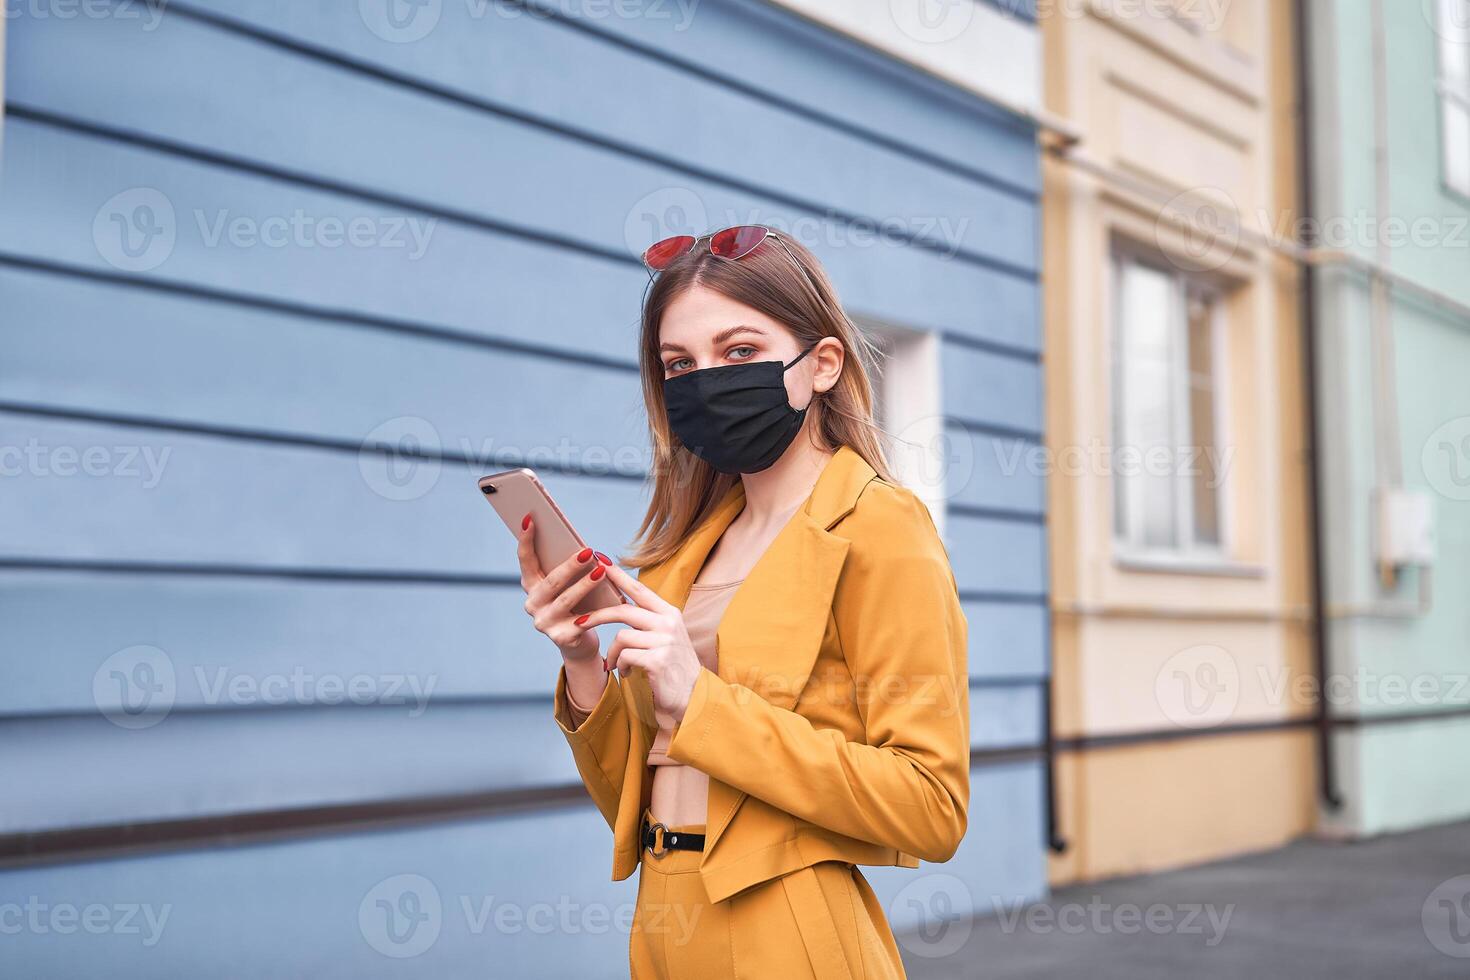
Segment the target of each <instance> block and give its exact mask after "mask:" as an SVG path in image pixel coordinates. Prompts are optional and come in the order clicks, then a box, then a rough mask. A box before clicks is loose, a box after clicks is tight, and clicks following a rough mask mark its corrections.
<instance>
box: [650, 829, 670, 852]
mask: <svg viewBox="0 0 1470 980" xmlns="http://www.w3.org/2000/svg"><path fill="white" fill-rule="evenodd" d="M648 829H649V830H651V831H653V847H650V848H649V849H648V853H650V854H652V855H653V856H654V857H656V858H661V857H663V856H664V855H665V854H667V853H669V849H668V848H667V847H664V834H665V833H667V832H668V829H669V828H667V827H665V826H664V825H663V824H662V823H656V824H652V825H650V826H649V828H648Z"/></svg>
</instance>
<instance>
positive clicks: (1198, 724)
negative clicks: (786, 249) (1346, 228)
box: [1038, 0, 1317, 884]
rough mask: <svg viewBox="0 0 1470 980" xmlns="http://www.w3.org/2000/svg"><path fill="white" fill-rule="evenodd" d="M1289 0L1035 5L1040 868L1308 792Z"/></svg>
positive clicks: (1265, 824)
mask: <svg viewBox="0 0 1470 980" xmlns="http://www.w3.org/2000/svg"><path fill="white" fill-rule="evenodd" d="M1291 7H1292V5H1291V4H1282V3H1274V2H1271V0H1234V2H1231V3H1228V4H1222V3H1209V2H1205V0H1175V3H1174V6H1173V8H1172V9H1169V8H1167V7H1166V5H1165V4H1163V3H1118V2H1108V0H1085V2H1084V0H1078V2H1075V3H1066V4H1061V3H1057V4H1047V3H1043V4H1042V5H1041V7H1040V8H1039V10H1038V20H1039V22H1040V25H1041V31H1042V37H1043V50H1044V57H1043V58H1042V63H1043V65H1044V90H1045V107H1046V111H1047V112H1048V113H1049V114H1050V115H1051V116H1052V117H1053V118H1054V119H1055V120H1058V121H1059V125H1058V127H1057V129H1058V133H1054V134H1053V143H1052V148H1051V151H1050V152H1049V153H1048V154H1047V155H1046V157H1045V161H1044V165H1043V166H1044V193H1043V226H1044V270H1045V271H1044V275H1043V281H1044V284H1045V290H1044V301H1045V304H1046V312H1045V323H1046V326H1045V329H1046V350H1047V356H1046V391H1047V396H1046V412H1047V422H1046V440H1047V449H1048V454H1047V459H1048V465H1049V470H1048V474H1047V478H1048V488H1049V489H1048V492H1049V495H1050V501H1049V504H1050V506H1049V512H1050V514H1051V515H1052V518H1051V521H1052V523H1051V535H1050V552H1051V561H1052V582H1053V586H1052V623H1053V652H1054V658H1055V663H1054V680H1053V701H1054V709H1053V735H1054V739H1055V748H1056V753H1057V755H1056V760H1057V761H1056V770H1055V792H1056V816H1055V820H1056V823H1057V828H1056V830H1057V834H1058V836H1059V837H1060V838H1061V839H1062V840H1063V841H1065V848H1064V849H1062V850H1060V852H1059V853H1057V854H1055V855H1054V856H1053V857H1052V864H1051V878H1052V881H1053V883H1054V884H1062V883H1065V882H1068V881H1074V880H1086V879H1092V878H1098V877H1105V876H1110V875H1118V874H1128V873H1134V872H1141V871H1147V870H1151V869H1157V868H1163V867H1169V866H1173V865H1179V864H1185V863H1190V862H1199V861H1206V860H1211V859H1215V858H1220V857H1224V856H1227V855H1231V854H1236V853H1241V852H1246V851H1252V850H1260V849H1265V848H1269V847H1272V846H1276V845H1279V844H1281V843H1283V842H1284V841H1287V840H1289V839H1291V838H1293V837H1296V836H1299V835H1301V834H1303V833H1306V832H1308V831H1309V830H1310V829H1311V828H1312V826H1313V824H1314V821H1315V819H1316V786H1317V775H1316V745H1317V742H1316V738H1315V732H1314V728H1313V723H1312V719H1313V715H1314V712H1315V697H1314V691H1313V689H1312V683H1313V677H1314V674H1313V659H1312V658H1313V650H1314V649H1315V647H1314V644H1313V630H1312V626H1313V618H1312V612H1311V581H1310V579H1311V576H1310V570H1311V567H1312V563H1311V560H1310V547H1311V540H1312V539H1311V535H1310V526H1311V510H1310V505H1309V483H1308V480H1309V476H1310V470H1309V463H1308V458H1309V453H1308V448H1309V447H1308V443H1307V438H1306V432H1307V431H1308V427H1307V414H1306V404H1307V402H1306V399H1305V397H1304V393H1303V390H1302V382H1301V378H1302V369H1303V364H1302V356H1303V343H1302V329H1301V316H1300V309H1299V304H1300V302H1301V295H1300V281H1299V280H1300V271H1299V267H1298V265H1297V263H1295V262H1294V261H1293V260H1292V259H1291V258H1290V256H1289V254H1287V253H1288V252H1289V248H1286V249H1283V248H1273V247H1272V246H1271V242H1270V238H1271V237H1272V236H1277V237H1279V239H1280V240H1281V241H1283V242H1284V241H1287V240H1289V239H1290V238H1291V237H1292V234H1291V232H1292V229H1293V227H1294V225H1293V222H1294V221H1295V220H1296V207H1295V201H1296V199H1297V197H1298V169H1297V160H1296V156H1295V146H1296V143H1297V135H1296V126H1297V117H1296V104H1295V95H1294V92H1295V88H1296V86H1295V84H1294V64H1295V54H1294V49H1293V43H1294V42H1293V37H1294V32H1293V29H1292V11H1291Z"/></svg>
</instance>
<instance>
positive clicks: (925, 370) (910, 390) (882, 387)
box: [860, 318, 949, 538]
mask: <svg viewBox="0 0 1470 980" xmlns="http://www.w3.org/2000/svg"><path fill="white" fill-rule="evenodd" d="M860 325H861V327H862V330H863V333H864V334H865V335H866V336H867V337H868V339H869V340H871V341H872V342H873V344H874V345H875V346H877V347H878V349H879V350H880V351H882V353H883V358H882V361H881V363H880V364H879V365H878V371H877V374H876V376H875V377H874V378H873V386H874V388H875V389H876V390H875V391H874V392H873V394H874V397H875V398H876V399H877V400H878V402H879V403H880V404H881V405H882V406H883V408H884V411H885V416H884V418H882V419H880V420H879V421H880V424H882V425H883V430H884V435H885V438H884V440H883V441H884V448H885V449H886V450H887V452H888V462H889V464H890V465H891V466H892V467H893V470H894V474H893V475H894V476H895V477H897V478H898V481H899V482H900V483H902V484H903V485H904V486H905V487H907V488H908V489H910V490H912V491H913V492H914V493H915V494H916V495H917V496H918V497H919V499H920V500H922V501H924V504H925V505H926V506H927V507H928V508H929V514H930V516H931V517H933V519H934V526H935V528H937V529H938V530H939V534H940V537H941V538H943V536H944V517H945V507H946V504H947V503H948V500H949V492H948V480H947V477H948V474H947V472H946V469H945V467H946V466H947V464H948V459H947V451H946V446H947V445H948V444H947V442H946V434H945V431H944V406H943V399H944V396H943V390H942V378H941V373H940V370H939V338H938V337H937V336H936V335H935V334H934V333H933V332H932V331H927V330H910V329H908V328H905V327H897V326H894V325H892V324H887V323H879V322H875V321H873V320H871V319H867V318H864V319H863V320H862V321H861V322H860ZM875 407H876V406H875ZM899 440H902V443H901V444H900V442H899Z"/></svg>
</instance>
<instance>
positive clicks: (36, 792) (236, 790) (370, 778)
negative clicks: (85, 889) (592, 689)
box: [0, 696, 577, 833]
mask: <svg viewBox="0 0 1470 980" xmlns="http://www.w3.org/2000/svg"><path fill="white" fill-rule="evenodd" d="M415 710H416V707H415V705H414V704H413V703H411V702H410V703H409V704H404V705H394V704H385V705H382V706H375V707H360V706H351V707H337V708H312V709H302V710H289V711H269V710H259V711H231V712H224V713H216V714H200V713H188V712H175V713H173V714H170V715H168V716H166V717H164V718H163V719H162V720H161V721H159V722H158V724H156V725H154V726H153V727H151V728H142V729H136V730H130V729H126V728H122V727H119V726H116V725H114V724H113V723H112V722H111V721H109V720H107V719H106V718H103V717H101V716H94V717H77V718H53V719H12V720H7V721H0V736H3V737H4V739H5V741H6V744H10V745H26V746H28V750H27V751H25V752H13V753H6V754H5V755H4V756H3V757H0V779H3V780H4V782H5V784H6V785H9V786H24V787H26V792H25V793H23V794H21V795H20V798H17V799H12V800H9V801H7V805H6V807H5V810H4V813H3V815H0V821H3V824H0V832H3V833H15V832H20V831H33V830H39V829H55V828H62V827H80V826H88V825H92V824H110V823H127V822H129V821H135V820H137V821H141V820H169V819H179V818H184V817H191V816H207V815H218V814H227V813H237V812H241V811H248V810H257V809H278V808H281V809H284V808H291V807H302V806H312V805H317V804H341V803H350V802H366V801H372V800H378V799H383V798H391V799H402V798H407V797H413V796H433V795H439V794H445V793H458V792H474V791H485V790H494V789H501V788H508V787H531V786H554V785H563V784H566V783H569V782H576V780H577V771H576V768H575V767H574V766H573V764H572V756H571V752H570V751H568V749H567V746H566V742H565V740H564V739H563V737H562V735H561V733H560V731H558V730H557V727H556V724H555V722H554V721H553V720H552V717H551V698H550V696H548V697H547V698H546V699H545V702H544V703H542V704H524V705H495V706H493V707H486V706H480V705H443V704H438V705H430V706H429V707H428V709H427V710H425V711H423V712H422V713H421V714H417V715H415V714H414V711H415ZM510 745H514V746H515V751H505V749H506V747H507V746H510Z"/></svg>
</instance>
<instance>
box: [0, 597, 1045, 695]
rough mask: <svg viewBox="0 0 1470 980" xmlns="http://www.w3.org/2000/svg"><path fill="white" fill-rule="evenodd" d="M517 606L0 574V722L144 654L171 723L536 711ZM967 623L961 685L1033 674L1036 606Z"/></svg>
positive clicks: (1040, 639) (545, 668) (547, 656)
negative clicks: (413, 684) (184, 717)
mask: <svg viewBox="0 0 1470 980" xmlns="http://www.w3.org/2000/svg"><path fill="white" fill-rule="evenodd" d="M524 599H525V597H524V595H523V594H522V592H521V590H520V589H519V588H518V587H517V586H514V585H471V586H448V585H432V584H413V583H410V584H401V583H395V584H384V583H374V582H352V583H347V582H320V581H317V582H309V581H308V582H299V581H298V582H291V581H282V580H271V579H248V578H239V577H231V576H208V577H202V578H201V577H191V576H186V575H158V574H115V573H114V574H99V573H94V572H65V571H27V570H18V569H17V570H10V571H0V651H3V653H0V664H3V669H4V673H5V677H6V683H5V684H4V685H0V716H7V715H9V716H15V715H36V714H46V713H90V712H94V711H96V710H97V702H96V697H95V695H94V692H93V684H94V681H95V679H96V677H97V674H98V672H99V671H102V670H103V669H104V666H105V665H106V663H107V660H108V658H109V657H111V656H112V655H113V654H115V653H117V652H119V651H122V650H126V649H129V648H131V647H134V646H139V645H146V646H151V647H155V648H157V649H158V650H161V651H163V654H164V655H165V656H166V657H167V658H168V661H167V662H168V663H169V665H170V667H171V669H172V671H173V673H174V676H175V678H176V694H175V701H174V704H175V705H177V706H181V707H182V706H185V705H197V706H203V705H206V704H208V703H209V701H210V700H211V699H206V698H204V697H202V696H201V694H202V693H204V692H208V691H211V690H212V688H213V687H214V686H215V685H217V683H218V679H219V673H218V671H219V670H220V669H221V668H227V670H228V673H229V675H230V676H234V675H236V674H239V675H242V676H245V677H248V678H254V679H255V684H256V685H259V684H260V683H262V682H263V680H264V679H265V678H274V677H281V676H288V677H289V676H292V675H294V674H297V673H302V674H305V675H309V676H310V677H313V678H323V677H332V678H351V677H356V676H366V677H369V678H392V677H396V676H404V677H407V676H409V675H413V676H416V677H418V678H420V689H424V688H427V687H428V685H429V683H430V679H432V691H431V696H432V697H431V699H438V700H439V701H440V702H443V701H445V700H446V699H447V700H454V699H459V700H463V699H470V698H483V699H486V700H487V701H496V700H506V699H526V700H537V699H542V698H545V697H546V696H547V695H548V694H549V692H550V691H551V687H552V683H553V681H554V680H555V676H556V671H557V669H558V667H559V666H560V664H561V659H560V658H559V657H558V656H557V654H556V652H555V651H554V650H553V649H552V647H551V645H550V644H549V643H548V642H547V641H546V640H545V639H544V638H543V637H541V636H540V635H539V634H537V633H536V632H535V631H534V630H533V629H532V627H531V624H530V622H529V620H528V619H527V617H526V614H525V612H524V611H523V609H522V608H521V606H522V603H523V602H524ZM79 610H85V615H78V611H79ZM964 611H965V616H966V619H967V620H968V622H969V637H970V676H971V678H972V679H974V680H975V681H977V682H979V683H985V682H988V681H997V680H1001V679H1011V678H1025V677H1038V676H1040V675H1041V674H1043V673H1044V671H1045V667H1046V660H1045V629H1046V623H1045V609H1044V607H1043V606H1041V605H1040V604H1039V603H1038V604H1036V605H1032V606H1024V605H1018V604H1008V603H985V602H975V601H967V602H965V603H964ZM613 630H614V628H613V627H608V628H607V629H606V630H604V633H607V634H608V635H607V636H605V637H604V640H605V641H610V635H611V632H613ZM200 670H203V671H204V688H203V689H202V690H201V688H200V685H199V683H198V681H197V677H198V674H197V672H198V671H200ZM387 683H389V682H386V681H385V682H384V686H385V688H386V685H387ZM212 700H213V701H214V703H215V704H221V703H226V704H227V703H228V700H227V699H220V698H212Z"/></svg>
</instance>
